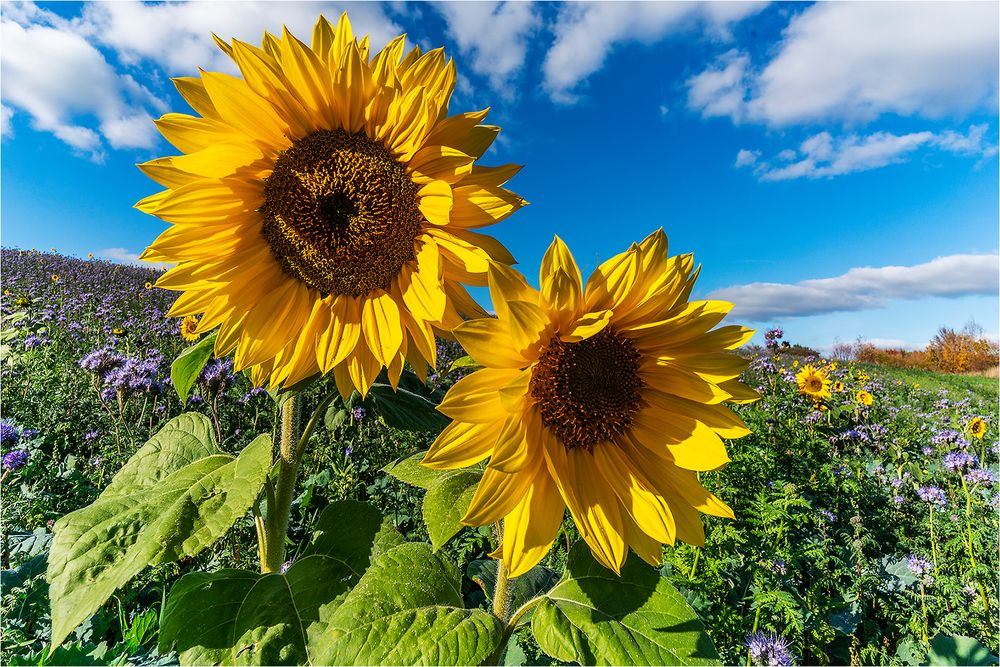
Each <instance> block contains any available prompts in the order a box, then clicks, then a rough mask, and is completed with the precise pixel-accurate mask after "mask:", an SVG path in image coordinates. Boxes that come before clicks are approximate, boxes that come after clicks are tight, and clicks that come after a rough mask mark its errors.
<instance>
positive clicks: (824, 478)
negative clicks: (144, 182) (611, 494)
mask: <svg viewBox="0 0 1000 667" xmlns="http://www.w3.org/2000/svg"><path fill="white" fill-rule="evenodd" d="M2 265H3V284H2V288H3V296H2V301H0V303H2V313H3V323H2V340H0V343H2V345H3V362H2V371H0V373H2V375H0V380H2V395H0V400H2V407H3V425H2V448H3V465H4V471H3V510H2V528H3V552H2V560H3V568H4V572H3V585H2V595H3V599H2V612H3V630H2V631H3V636H2V654H0V662H2V663H4V664H109V663H110V664H135V665H138V664H177V662H178V655H177V653H176V652H172V651H169V650H164V651H163V652H160V650H159V649H160V648H162V646H161V644H160V642H159V639H160V638H159V633H160V630H161V626H160V619H161V617H162V615H163V610H164V607H165V603H166V602H165V600H166V594H165V593H166V592H168V591H169V590H170V588H171V586H172V585H173V583H174V582H176V581H177V580H178V578H179V577H180V576H181V575H182V574H184V573H188V572H196V571H204V570H215V569H218V568H220V567H225V568H236V567H242V568H248V569H251V570H253V569H255V568H256V558H257V552H256V548H255V546H254V545H255V541H254V540H255V538H254V523H253V518H252V517H251V516H250V514H249V513H247V514H246V516H243V517H241V518H240V519H239V520H238V521H237V522H236V523H235V525H234V526H233V528H232V529H231V530H229V532H228V533H226V535H225V536H224V538H223V539H222V540H221V541H219V542H217V543H215V544H214V545H213V546H211V547H210V548H208V549H205V550H204V551H202V552H201V553H199V554H197V555H196V556H194V557H190V558H182V559H180V560H177V561H176V562H165V563H162V564H157V565H153V566H150V567H147V568H146V569H144V570H143V571H142V572H141V573H140V574H139V575H138V576H137V577H136V578H135V579H133V580H132V581H131V582H130V583H128V584H127V585H125V586H124V587H122V588H121V589H119V590H118V591H117V592H116V593H115V594H114V595H113V596H112V597H111V598H110V600H109V601H108V602H107V603H106V604H104V605H103V606H101V607H100V609H99V610H98V611H97V612H96V613H95V614H93V615H92V616H91V617H90V618H88V619H87V620H86V621H85V622H84V623H83V624H82V625H80V626H79V627H78V628H77V629H76V630H74V632H73V633H72V634H71V636H70V639H69V641H68V642H67V643H65V644H64V645H63V647H62V648H60V649H58V651H57V652H55V653H54V654H52V655H50V654H49V652H48V649H47V643H48V637H49V635H50V631H51V616H50V611H49V598H48V583H47V581H46V579H45V576H44V575H45V568H46V556H47V553H48V549H49V548H50V545H51V542H52V530H51V528H52V525H53V523H54V521H55V520H57V519H59V518H60V517H62V516H63V515H65V514H67V513H68V512H71V511H73V510H77V509H79V508H82V507H85V506H87V505H88V504H90V503H91V502H93V501H94V500H95V498H97V496H98V494H100V493H101V491H102V490H103V489H105V488H107V486H108V485H109V483H111V480H112V479H113V477H114V475H115V474H116V472H117V471H118V470H119V469H121V467H122V465H123V464H124V463H125V461H126V460H128V458H129V457H130V456H131V455H132V454H133V453H135V451H136V450H137V449H138V448H139V447H140V446H141V445H142V444H143V443H145V442H146V441H147V440H148V439H149V438H150V437H151V436H152V435H154V434H155V433H156V432H157V431H159V430H160V428H161V427H162V426H163V425H164V424H166V423H167V422H168V421H169V420H171V419H173V418H174V417H176V416H177V415H179V414H181V413H183V412H198V413H201V414H203V415H205V416H206V417H207V418H208V420H209V421H210V423H211V425H212V429H213V430H214V432H215V433H216V437H217V439H218V442H219V444H220V447H221V449H222V450H223V451H225V452H228V453H231V454H236V453H239V452H241V451H243V450H244V448H246V447H247V446H248V445H249V444H250V443H251V441H253V440H254V438H255V437H256V436H257V435H258V434H260V433H272V432H273V431H274V430H275V429H276V428H277V427H278V424H277V408H276V404H275V401H274V400H272V397H271V396H270V395H269V394H268V393H267V392H265V391H263V390H259V389H258V390H254V389H253V388H252V386H251V384H250V383H249V381H248V380H247V378H246V377H245V376H244V375H243V374H234V373H233V372H232V363H231V361H226V360H214V359H213V360H210V361H209V362H208V364H206V366H205V367H204V369H203V370H202V371H201V373H200V375H199V377H198V380H197V382H196V383H195V387H194V389H193V391H192V392H191V395H190V396H189V397H188V398H187V400H186V401H184V402H182V401H181V400H180V398H179V397H178V394H177V392H176V391H175V388H174V387H173V386H172V382H171V379H170V367H171V362H172V361H173V360H174V358H175V357H176V356H177V355H178V354H179V353H180V352H181V351H182V350H184V349H185V348H187V347H188V346H189V345H190V343H189V342H188V341H185V340H184V339H183V338H182V337H181V335H180V326H179V322H178V321H177V320H175V319H170V318H166V317H165V313H166V311H167V310H168V308H169V306H170V303H171V302H172V300H173V296H174V295H173V294H172V293H169V292H165V291H162V290H158V289H155V288H152V286H151V283H152V282H153V281H155V278H156V275H157V274H156V272H154V271H149V270H145V269H140V268H135V267H129V266H122V265H115V264H110V263H107V262H101V261H95V260H78V259H72V258H66V257H61V256H58V255H55V254H48V253H40V252H35V251H30V252H29V251H19V250H10V249H5V250H3V255H2ZM462 356H463V352H462V351H461V349H460V348H458V346H457V345H456V344H455V343H450V342H447V341H443V340H442V341H439V346H438V360H439V363H438V371H437V372H436V373H434V374H432V375H431V376H430V378H429V387H428V388H427V389H417V388H413V395H414V396H420V397H421V400H427V401H440V397H441V395H442V394H443V390H446V389H447V388H448V387H449V386H450V385H451V384H453V383H454V382H455V381H456V380H457V379H458V378H459V377H460V376H461V374H462V373H463V370H462V369H461V368H458V369H452V362H453V361H454V360H456V359H459V358H460V357H462ZM806 364H810V365H812V366H814V367H822V368H824V369H826V372H827V373H828V375H829V378H830V380H831V381H832V382H833V385H832V393H831V397H830V398H829V399H828V400H826V401H824V402H823V403H822V408H823V409H819V405H820V404H818V403H814V402H813V401H811V400H810V399H808V398H807V397H806V396H804V395H803V394H801V393H800V392H799V388H798V385H797V383H796V381H795V375H796V373H797V372H799V371H800V370H801V369H802V367H803V366H805V365H806ZM744 381H745V382H746V383H747V384H748V385H749V386H751V387H754V388H756V389H757V390H758V391H759V392H760V394H761V395H762V396H763V399H762V400H760V401H758V402H756V403H752V404H748V405H741V406H737V407H736V408H735V409H736V410H737V412H739V414H740V416H741V417H742V418H743V419H744V421H745V422H746V424H747V425H748V426H749V428H750V429H751V431H752V434H751V435H749V436H747V437H744V438H742V439H739V440H734V441H730V442H728V443H727V448H728V451H729V455H730V457H731V459H732V461H731V463H729V464H728V465H727V466H726V467H724V468H723V469H721V470H719V471H716V472H709V473H704V474H702V483H703V484H704V485H705V486H706V487H707V488H708V489H709V490H711V491H712V492H713V493H715V494H716V495H717V496H719V497H720V498H722V499H723V500H725V501H726V502H727V503H728V504H729V505H730V506H731V507H732V508H733V510H734V512H735V515H736V519H735V520H728V519H719V518H716V517H705V525H706V529H705V532H706V540H705V547H704V548H696V547H691V546H689V545H686V544H683V543H680V542H678V544H677V545H676V546H675V547H670V546H668V547H666V548H665V549H664V561H663V565H662V567H661V570H660V572H661V575H662V576H663V577H665V578H666V579H667V580H668V581H669V582H671V583H672V584H673V585H674V586H676V587H677V589H678V590H680V591H681V592H682V593H683V595H684V597H685V598H686V600H687V602H688V603H689V604H690V605H691V607H693V609H694V610H695V611H696V612H697V613H698V615H699V616H700V618H701V620H702V621H703V622H704V623H705V626H706V628H707V631H708V634H709V636H710V637H711V639H712V642H713V643H714V645H715V648H716V650H717V651H718V654H719V657H720V658H721V661H722V662H723V663H724V664H750V663H757V664H765V663H766V662H767V661H768V660H770V661H772V662H773V663H774V664H793V663H794V664H873V665H874V664H894V665H918V664H927V663H928V661H930V662H931V663H932V664H972V663H975V664H996V657H995V656H996V654H997V652H998V648H1000V647H998V642H1000V638H998V634H997V628H998V625H1000V601H998V598H997V591H998V572H1000V563H998V548H997V544H998V503H1000V496H998V493H997V480H998V469H997V466H998V423H997V398H998V397H997V381H996V379H993V378H983V377H974V376H959V375H943V374H938V373H932V372H929V371H912V370H906V369H898V368H883V367H880V366H874V365H870V364H854V363H851V362H839V363H832V362H828V361H826V360H824V359H813V358H802V357H798V356H790V355H788V354H782V352H781V348H780V346H777V347H776V349H775V350H762V351H760V353H759V354H757V355H756V356H755V357H754V358H753V359H752V361H751V364H750V368H749V369H748V370H747V372H746V374H745V378H744ZM331 382H332V381H331V380H324V381H322V382H320V383H317V384H316V385H314V386H313V387H312V388H311V389H310V390H309V392H308V393H307V394H305V395H304V398H303V402H304V403H305V407H306V408H315V407H316V406H317V405H318V404H319V403H320V400H321V397H322V396H323V395H324V393H325V389H328V388H329V385H330V383H331ZM869 397H870V399H871V400H870V401H868V400H867V398H869ZM869 402H870V404H868V403H869ZM305 413H306V414H308V413H309V411H308V410H307V411H305ZM439 417H440V416H439ZM441 420H443V422H442V421H441ZM977 420H982V423H983V424H984V429H983V430H982V431H976V429H975V428H970V427H972V425H973V424H975V423H978V422H977ZM444 424H447V420H446V419H444V418H443V417H441V418H440V419H434V418H431V419H427V420H424V421H423V422H421V423H417V424H414V423H413V422H412V421H410V422H406V421H405V420H404V421H400V420H398V419H395V418H394V417H393V415H392V413H391V412H389V411H388V410H386V409H385V408H384V407H380V403H379V398H378V396H377V395H375V396H369V398H368V399H367V400H365V401H363V402H362V401H361V400H360V397H355V399H352V400H351V401H348V402H347V403H344V402H341V401H339V400H338V401H337V402H335V403H334V404H333V405H332V406H331V407H330V408H329V410H327V411H325V412H324V418H323V419H321V420H320V421H319V423H317V425H316V428H315V430H314V431H312V434H311V438H310V439H309V443H308V444H309V448H308V450H307V454H306V458H305V460H304V469H303V472H302V474H300V476H299V485H298V486H297V487H296V488H295V490H294V496H295V499H294V501H293V505H292V507H293V511H292V519H291V525H290V527H289V536H290V538H291V541H292V544H291V546H290V547H289V550H288V553H289V554H292V558H291V560H292V561H295V559H296V557H297V556H296V554H300V553H302V552H303V551H302V550H303V549H305V547H306V536H307V535H309V534H310V533H312V532H313V529H314V527H315V526H316V524H317V521H318V520H319V517H320V514H321V512H322V510H323V509H325V508H326V507H328V506H330V505H331V504H332V503H336V502H339V501H344V500H361V501H366V502H369V503H371V504H373V505H374V506H375V507H377V508H378V509H379V510H380V511H381V512H382V513H383V514H384V515H385V516H386V517H388V518H389V519H391V522H392V524H393V525H394V526H395V528H396V529H397V530H398V531H399V532H400V533H401V534H402V536H403V537H404V538H405V539H406V540H408V541H425V540H427V539H428V538H429V537H431V536H429V534H428V528H427V525H426V524H425V521H424V519H423V518H422V517H423V515H422V502H423V497H424V491H423V490H422V489H420V488H416V487H414V486H410V485H407V484H405V483H403V482H402V481H400V480H398V479H396V478H395V477H393V476H391V475H388V474H386V473H385V472H383V468H385V467H386V466H389V465H390V464H392V463H393V462H394V461H396V460H397V459H400V458H401V457H407V456H410V455H412V454H413V453H415V452H418V451H420V450H423V449H426V448H427V446H428V445H429V444H430V443H431V442H432V441H433V439H434V437H435V436H436V434H437V432H439V431H440V429H441V428H442V426H443V425H444ZM403 427H405V428H403ZM576 536H577V535H576V532H575V528H574V527H573V525H572V523H571V522H570V521H568V520H565V521H564V523H563V527H562V529H561V533H560V536H559V537H558V538H557V540H556V546H555V547H554V548H553V549H552V551H551V552H550V553H549V555H548V556H547V557H546V560H545V561H543V565H546V566H549V567H552V568H553V569H555V570H559V569H560V568H561V566H562V565H563V564H564V563H565V561H566V559H567V555H568V553H567V552H568V549H569V546H568V545H569V544H570V543H571V542H572V541H573V540H574V539H575V538H576ZM490 550H491V547H490V531H489V530H488V529H486V528H480V529H471V528H466V529H464V530H462V531H460V532H458V533H457V534H455V535H454V536H453V537H450V539H447V541H446V544H444V546H443V548H442V551H443V553H444V554H445V555H446V556H447V557H448V558H450V559H451V561H453V562H454V563H455V564H456V565H457V566H458V568H459V571H461V572H463V573H465V575H466V576H464V577H463V579H462V582H463V583H462V591H461V593H462V596H463V598H464V601H465V604H466V605H467V606H468V607H470V608H471V607H475V606H485V605H486V600H485V598H484V595H483V592H482V590H480V587H479V586H478V585H477V583H476V582H477V581H479V580H481V579H482V575H481V572H482V568H483V565H482V562H483V561H484V560H487V559H488V558H489V557H488V553H489V551H490ZM477 573H479V574H478V575H477ZM549 585H551V582H550V583H549ZM505 658H506V664H553V662H552V660H551V659H550V658H549V657H548V656H547V655H546V654H545V653H544V652H542V651H541V649H540V647H539V645H538V644H537V643H536V641H535V639H534V637H533V636H532V634H531V633H530V632H529V631H528V629H527V626H524V627H522V628H521V629H519V630H517V632H516V633H515V634H514V637H513V640H512V643H511V644H510V645H508V648H507V651H506V656H505ZM949 661H950V662H949Z"/></svg>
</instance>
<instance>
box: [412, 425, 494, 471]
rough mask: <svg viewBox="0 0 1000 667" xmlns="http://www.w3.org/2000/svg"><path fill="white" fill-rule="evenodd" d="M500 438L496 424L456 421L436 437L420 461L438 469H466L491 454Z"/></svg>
mask: <svg viewBox="0 0 1000 667" xmlns="http://www.w3.org/2000/svg"><path fill="white" fill-rule="evenodd" d="M496 440H497V431H496V426H495V425H493V424H469V423H467V422H460V421H453V422H452V423H450V424H448V426H446V427H445V429H444V430H443V431H441V435H439V436H438V437H437V438H436V439H435V440H434V443H433V444H432V445H431V446H430V449H428V450H427V453H426V454H424V458H423V460H422V461H421V462H420V464H421V465H424V466H427V467H428V468H433V469H435V470H453V469H455V468H466V467H468V466H471V465H473V464H476V463H479V462H480V461H482V460H483V459H485V458H486V457H487V456H489V455H490V453H491V452H492V451H493V443H495V442H496Z"/></svg>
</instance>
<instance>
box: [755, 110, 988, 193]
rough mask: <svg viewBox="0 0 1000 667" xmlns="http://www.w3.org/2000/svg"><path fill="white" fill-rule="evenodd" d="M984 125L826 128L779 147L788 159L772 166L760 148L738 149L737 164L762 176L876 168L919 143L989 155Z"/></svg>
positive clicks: (904, 155)
mask: <svg viewBox="0 0 1000 667" xmlns="http://www.w3.org/2000/svg"><path fill="white" fill-rule="evenodd" d="M987 130H988V126H987V125H985V124H984V125H973V126H972V127H970V128H969V131H968V133H967V134H961V133H958V132H954V131H951V130H946V131H944V132H939V133H934V132H911V133H909V134H903V135H896V134H891V133H889V132H875V133H872V134H868V135H857V134H850V135H847V136H842V137H838V138H834V137H833V136H832V135H831V134H830V133H829V132H820V133H819V134H814V135H813V136H811V137H809V138H808V139H806V140H805V141H803V142H802V144H801V145H800V146H799V150H798V152H796V151H794V150H792V149H785V150H783V151H781V152H780V153H778V155H777V156H776V159H777V160H778V161H780V162H783V163H790V164H782V165H781V166H774V164H773V162H766V161H761V160H759V159H758V158H759V157H760V152H759V151H748V150H746V149H741V150H740V151H739V153H737V155H736V165H735V166H736V167H751V166H752V167H753V168H754V173H755V174H756V175H757V177H758V178H760V180H762V181H786V180H790V179H794V178H824V177H832V176H840V175H843V174H850V173H853V172H857V171H867V170H869V169H878V168H879V167H884V166H886V165H890V164H895V163H899V162H903V161H905V160H906V159H908V158H909V157H910V156H912V155H913V154H914V153H915V152H917V151H918V150H921V149H923V150H939V151H944V152H947V153H953V154H956V155H967V156H975V157H981V158H988V157H992V156H993V155H996V154H997V145H996V143H995V142H991V141H989V140H988V139H987V137H986V132H987Z"/></svg>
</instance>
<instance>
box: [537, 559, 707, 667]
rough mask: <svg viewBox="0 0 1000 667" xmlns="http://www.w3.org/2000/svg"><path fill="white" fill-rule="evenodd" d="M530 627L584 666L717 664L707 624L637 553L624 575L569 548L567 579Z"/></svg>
mask: <svg viewBox="0 0 1000 667" xmlns="http://www.w3.org/2000/svg"><path fill="white" fill-rule="evenodd" d="M531 629H532V632H533V633H534V635H535V639H537V640H538V645H539V646H540V647H541V648H542V650H543V651H545V652H546V653H547V654H548V655H550V656H552V657H553V658H555V659H557V660H562V661H565V662H577V663H579V664H582V665H718V664H720V663H719V656H718V654H717V653H716V650H715V646H714V645H713V644H712V640H711V639H710V638H709V636H708V634H707V633H706V632H705V626H704V625H703V624H702V622H701V620H699V618H698V615H697V614H696V613H695V611H694V610H693V609H692V608H691V607H690V605H688V603H687V602H686V601H685V600H684V597H683V596H682V595H681V594H680V592H678V591H677V589H676V588H674V587H673V586H672V585H671V584H670V583H669V582H668V581H667V580H666V579H664V578H663V577H661V576H660V574H659V572H657V570H655V569H654V568H652V567H650V566H648V565H646V564H645V563H644V562H642V561H641V560H639V559H638V558H637V557H636V556H635V555H634V554H632V555H630V556H629V559H628V560H627V561H626V563H625V566H624V567H623V568H622V574H621V577H618V576H617V575H615V573H614V572H612V571H610V570H608V569H606V568H605V567H604V566H602V565H601V564H600V563H598V562H597V561H596V560H594V558H593V556H591V554H590V548H589V547H588V546H587V545H586V544H585V543H584V542H578V543H577V544H576V545H574V546H573V548H572V549H571V550H570V554H569V559H568V561H567V564H566V572H565V574H564V575H563V578H562V579H561V580H560V581H559V583H557V584H556V585H555V586H554V587H553V588H552V589H551V590H549V592H548V593H546V594H545V596H544V597H543V598H542V601H541V603H540V604H539V605H538V607H536V608H535V613H534V617H533V618H532V620H531Z"/></svg>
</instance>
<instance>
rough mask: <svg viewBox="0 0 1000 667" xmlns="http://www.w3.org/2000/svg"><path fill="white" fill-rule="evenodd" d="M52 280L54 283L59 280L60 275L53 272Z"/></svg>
mask: <svg viewBox="0 0 1000 667" xmlns="http://www.w3.org/2000/svg"><path fill="white" fill-rule="evenodd" d="M52 282H54V283H57V282H59V276H57V275H56V274H54V273H53V274H52Z"/></svg>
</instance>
